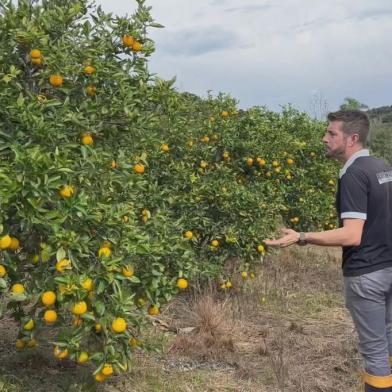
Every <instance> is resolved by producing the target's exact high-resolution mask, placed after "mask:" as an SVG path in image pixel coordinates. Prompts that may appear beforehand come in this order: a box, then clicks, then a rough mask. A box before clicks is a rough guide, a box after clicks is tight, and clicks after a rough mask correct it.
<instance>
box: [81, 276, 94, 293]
mask: <svg viewBox="0 0 392 392" xmlns="http://www.w3.org/2000/svg"><path fill="white" fill-rule="evenodd" d="M82 287H83V288H84V289H85V290H87V291H91V290H92V289H93V288H94V282H93V280H92V279H91V278H86V279H85V280H84V281H83V282H82Z"/></svg>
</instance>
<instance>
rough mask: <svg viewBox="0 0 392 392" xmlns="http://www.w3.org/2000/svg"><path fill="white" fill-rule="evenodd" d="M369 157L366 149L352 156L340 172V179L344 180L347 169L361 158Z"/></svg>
mask: <svg viewBox="0 0 392 392" xmlns="http://www.w3.org/2000/svg"><path fill="white" fill-rule="evenodd" d="M368 156H369V150H368V149H366V148H363V149H362V150H359V151H357V152H356V153H355V154H353V155H351V157H350V158H349V159H348V160H347V162H346V163H345V164H344V166H343V169H342V170H340V172H339V178H342V176H343V174H345V173H346V171H347V169H348V168H349V166H350V165H352V163H353V162H354V161H355V160H356V159H357V158H359V157H368Z"/></svg>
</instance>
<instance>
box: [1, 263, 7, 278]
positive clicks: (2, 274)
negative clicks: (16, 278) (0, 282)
mask: <svg viewBox="0 0 392 392" xmlns="http://www.w3.org/2000/svg"><path fill="white" fill-rule="evenodd" d="M6 274H7V270H6V269H5V267H4V265H2V264H0V278H4V276H5V275H6Z"/></svg>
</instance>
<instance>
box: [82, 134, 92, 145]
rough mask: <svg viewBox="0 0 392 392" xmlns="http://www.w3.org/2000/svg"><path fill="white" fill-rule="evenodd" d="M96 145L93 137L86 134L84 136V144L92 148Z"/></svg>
mask: <svg viewBox="0 0 392 392" xmlns="http://www.w3.org/2000/svg"><path fill="white" fill-rule="evenodd" d="M93 143H94V140H93V137H92V136H91V135H90V134H88V133H86V134H84V135H83V136H82V144H84V145H85V146H91V145H92V144H93Z"/></svg>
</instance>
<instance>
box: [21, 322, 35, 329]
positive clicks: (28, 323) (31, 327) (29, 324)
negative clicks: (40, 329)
mask: <svg viewBox="0 0 392 392" xmlns="http://www.w3.org/2000/svg"><path fill="white" fill-rule="evenodd" d="M33 328H34V320H33V319H30V320H29V321H28V322H27V323H26V324H25V325H24V326H23V329H24V330H26V331H31V330H32V329H33Z"/></svg>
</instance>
